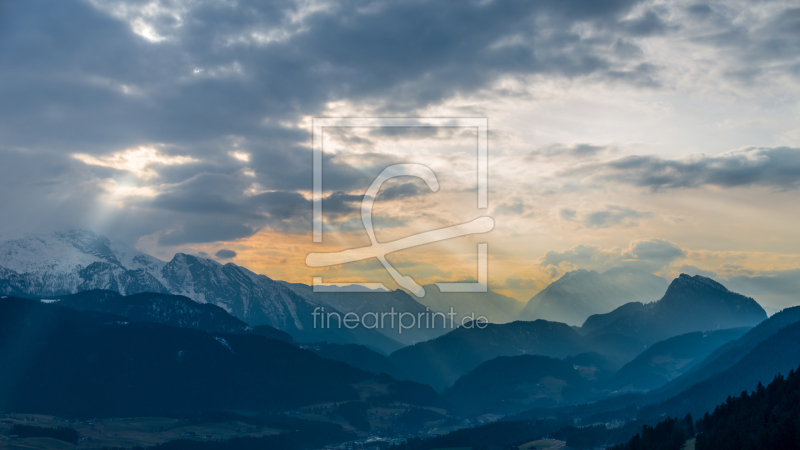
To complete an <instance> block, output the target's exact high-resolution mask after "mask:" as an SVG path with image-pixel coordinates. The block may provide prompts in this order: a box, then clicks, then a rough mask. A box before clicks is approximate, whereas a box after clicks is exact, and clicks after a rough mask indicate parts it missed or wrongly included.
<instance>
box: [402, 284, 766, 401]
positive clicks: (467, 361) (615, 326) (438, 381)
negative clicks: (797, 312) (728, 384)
mask: <svg viewBox="0 0 800 450" xmlns="http://www.w3.org/2000/svg"><path fill="white" fill-rule="evenodd" d="M633 305H634V306H635V307H631V306H630V305H623V306H621V307H620V308H619V310H622V311H625V313H624V314H622V313H620V312H619V311H612V312H611V313H608V314H609V315H610V316H611V317H612V318H613V319H614V320H609V321H605V322H606V323H605V325H604V326H602V327H599V328H597V329H593V330H592V331H591V332H589V333H583V332H582V330H581V328H577V329H576V328H574V327H570V326H568V325H566V324H564V323H560V322H549V321H545V320H536V321H533V322H522V321H517V322H512V323H508V324H488V325H487V326H486V327H485V328H483V329H481V328H479V327H472V328H467V327H463V328H459V329H457V330H455V331H452V332H450V333H448V334H446V335H444V336H440V337H438V338H436V339H433V340H430V341H426V342H422V343H419V344H415V345H412V346H409V347H405V348H402V349H400V350H398V351H396V352H394V353H392V354H391V355H390V359H391V360H392V361H393V362H394V363H395V365H396V366H398V367H415V368H418V369H417V370H415V372H414V373H413V374H409V377H410V379H412V380H415V381H418V382H421V383H425V384H429V385H431V386H433V387H434V388H436V389H437V390H443V389H445V388H447V387H449V386H450V385H451V384H452V383H453V382H455V381H456V380H457V379H458V378H459V377H461V376H463V375H465V374H466V373H467V372H469V371H471V370H473V369H475V368H476V367H478V366H479V365H480V364H481V363H483V362H486V361H489V360H491V359H493V358H496V357H499V356H516V355H524V354H538V355H542V356H549V357H554V358H565V357H567V356H574V355H578V354H580V353H585V352H595V353H599V354H600V355H602V356H603V357H605V358H607V360H608V361H609V362H610V364H611V365H612V366H616V368H619V367H621V366H623V365H624V364H626V363H628V362H630V361H631V360H633V359H634V358H635V357H636V356H637V355H639V354H640V353H641V352H642V351H644V350H646V349H647V348H648V347H649V346H650V345H652V344H654V343H656V342H658V341H661V340H663V339H667V338H670V337H673V336H678V335H681V334H685V333H689V332H694V331H711V330H719V329H725V328H739V327H752V326H755V325H757V324H759V323H760V322H762V321H763V320H765V319H766V318H767V315H766V313H765V312H764V310H763V309H762V308H761V307H760V306H759V305H758V303H756V301H755V300H753V299H752V298H749V297H744V296H742V295H739V294H736V293H733V292H730V291H728V290H727V289H726V288H725V287H724V286H722V285H721V284H719V283H717V282H715V281H713V280H711V279H708V278H704V277H700V276H695V277H690V276H688V275H681V276H680V277H678V278H676V279H675V280H673V281H672V283H671V284H670V286H669V288H668V289H667V290H666V293H665V294H664V296H663V297H662V298H661V299H660V300H658V301H656V302H653V303H650V304H647V305H643V304H637V303H634V304H633ZM587 322H590V323H600V322H603V321H601V320H598V319H592V318H590V319H587Z"/></svg>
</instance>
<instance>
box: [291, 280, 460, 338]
mask: <svg viewBox="0 0 800 450" xmlns="http://www.w3.org/2000/svg"><path fill="white" fill-rule="evenodd" d="M279 283H280V284H282V285H284V286H286V287H288V288H289V289H291V290H292V291H293V292H294V293H296V294H297V295H299V296H300V297H302V298H303V299H305V300H307V301H308V302H310V303H314V304H319V305H323V306H325V307H327V308H328V309H331V310H334V311H345V312H354V313H356V314H358V315H359V317H360V316H362V315H363V314H364V313H379V314H380V313H384V312H390V311H392V310H394V311H396V312H398V313H400V312H408V313H411V314H414V317H419V316H418V314H420V313H425V312H426V308H425V306H424V305H422V304H420V303H419V302H418V301H417V300H415V299H414V298H413V297H411V296H410V295H409V294H408V293H407V292H406V291H403V290H401V289H397V290H394V291H388V292H381V291H377V292H376V291H367V290H366V289H365V290H364V291H363V292H314V291H313V287H311V286H309V285H307V284H302V283H287V282H284V281H280V282H279ZM370 323H371V322H370ZM390 323H391V322H387V323H386V326H385V327H383V328H380V327H379V328H377V329H376V330H375V331H378V332H381V333H383V334H384V335H385V336H387V337H388V338H390V339H392V340H395V341H398V342H400V343H402V344H405V345H410V344H415V343H417V342H421V341H427V340H428V339H432V338H435V337H437V336H441V335H442V334H444V333H446V332H448V331H451V330H452V328H449V327H448V328H442V327H441V319H440V320H438V321H435V322H434V324H435V325H436V326H435V327H425V326H423V327H421V328H417V327H414V328H409V329H404V330H403V333H402V334H401V333H399V332H398V330H399V327H398V326H397V325H395V327H394V328H391V327H390V326H389V325H390ZM358 329H360V330H363V328H361V327H359V328H358ZM367 331H371V330H367ZM365 343H366V342H365Z"/></svg>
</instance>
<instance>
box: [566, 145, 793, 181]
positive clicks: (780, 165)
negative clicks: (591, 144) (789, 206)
mask: <svg viewBox="0 0 800 450" xmlns="http://www.w3.org/2000/svg"><path fill="white" fill-rule="evenodd" d="M572 173H573V174H584V175H589V176H591V177H593V178H596V179H599V180H605V181H616V182H623V183H628V184H632V185H635V186H642V187H647V188H650V189H652V190H654V191H658V190H665V189H678V188H697V187H701V186H706V185H712V186H720V187H727V188H732V187H749V186H766V187H770V188H774V189H778V190H785V189H796V188H798V187H799V186H800V149H797V148H790V147H776V148H756V149H749V150H744V151H737V152H730V153H724V154H721V155H716V156H705V155H700V156H694V157H690V158H684V159H664V158H661V157H659V156H652V155H651V156H638V155H637V156H627V157H624V158H620V159H616V160H612V161H609V162H605V163H601V164H592V165H587V166H583V167H582V168H580V169H578V170H575V171H573V172H572Z"/></svg>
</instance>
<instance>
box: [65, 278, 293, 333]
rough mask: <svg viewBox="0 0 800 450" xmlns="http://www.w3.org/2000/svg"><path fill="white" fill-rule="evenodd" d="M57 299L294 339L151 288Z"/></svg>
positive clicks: (178, 323) (176, 323) (85, 307)
mask: <svg viewBox="0 0 800 450" xmlns="http://www.w3.org/2000/svg"><path fill="white" fill-rule="evenodd" d="M57 300H58V302H57V303H58V306H64V307H67V308H72V309H77V310H78V311H100V312H106V313H109V314H115V315H117V316H122V317H125V318H126V319H130V320H131V321H133V322H154V323H161V324H164V325H170V326H173V327H179V328H193V329H195V330H200V331H207V332H211V333H255V334H259V335H261V336H264V337H267V338H270V339H277V340H279V341H284V342H289V343H293V342H294V339H292V337H291V336H290V335H289V334H288V333H285V332H283V331H281V330H278V329H276V328H273V327H271V326H269V325H259V326H257V327H251V326H250V325H248V324H246V323H244V322H242V321H241V320H239V319H237V318H235V317H233V316H231V315H230V314H228V313H227V311H225V310H224V309H222V308H220V307H219V306H216V305H212V304H208V303H197V302H195V301H194V300H192V299H190V298H188V297H184V296H182V295H168V294H156V293H152V292H143V293H141V294H133V295H122V294H120V293H118V292H114V291H107V290H100V289H95V290H91V291H83V292H79V293H77V294H71V295H65V296H61V297H57Z"/></svg>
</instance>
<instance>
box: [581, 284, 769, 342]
mask: <svg viewBox="0 0 800 450" xmlns="http://www.w3.org/2000/svg"><path fill="white" fill-rule="evenodd" d="M604 316H607V317H590V318H588V319H587V320H586V323H587V324H589V325H590V326H591V327H597V325H598V324H602V323H603V322H610V323H607V324H605V325H604V326H602V327H600V328H595V329H594V330H593V331H591V332H589V333H587V334H586V336H587V337H588V338H597V337H599V336H603V335H620V336H624V337H629V338H633V339H636V340H638V341H641V342H642V343H643V344H645V345H651V344H653V343H655V342H658V341H661V340H664V339H667V338H669V337H672V336H677V335H680V334H684V333H689V332H692V331H710V330H721V329H726V328H738V327H753V326H756V325H758V324H759V323H761V322H762V321H764V320H765V319H766V318H767V314H766V312H764V309H763V308H761V306H759V304H758V303H756V301H755V300H753V299H752V298H750V297H745V296H743V295H740V294H737V293H735V292H731V291H729V290H728V289H726V288H725V286H723V285H721V284H719V283H717V282H716V281H714V280H712V279H710V278H705V277H701V276H699V275H697V276H694V277H690V276H689V275H686V274H681V275H680V276H679V277H678V278H676V279H675V280H673V281H672V283H670V285H669V288H668V289H667V292H666V293H665V294H664V296H663V297H662V298H661V300H659V301H657V302H653V303H650V304H647V305H641V306H639V305H635V304H634V305H630V304H629V305H623V306H621V307H620V308H618V310H615V311H612V312H610V313H608V314H606V315H604Z"/></svg>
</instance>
